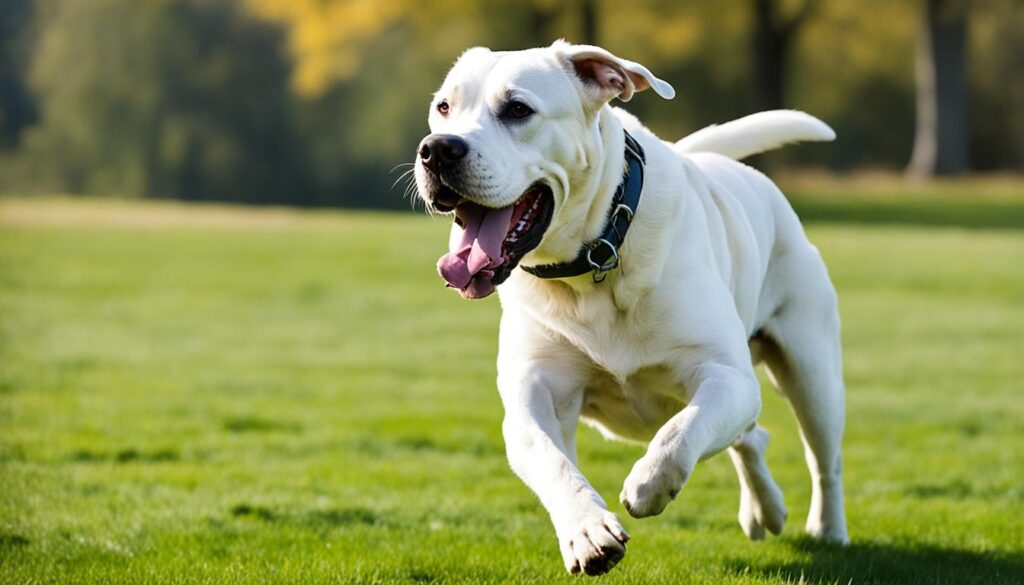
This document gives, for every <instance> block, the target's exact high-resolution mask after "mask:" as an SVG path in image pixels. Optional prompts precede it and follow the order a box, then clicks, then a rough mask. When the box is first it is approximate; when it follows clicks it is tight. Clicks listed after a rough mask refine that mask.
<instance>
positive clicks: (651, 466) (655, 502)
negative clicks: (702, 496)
mask: <svg viewBox="0 0 1024 585" xmlns="http://www.w3.org/2000/svg"><path fill="white" fill-rule="evenodd" d="M689 476H690V474H689V472H688V471H684V470H683V469H681V468H680V467H679V466H678V465H676V464H675V463H666V462H665V461H661V462H660V463H658V464H656V463H652V462H651V460H650V459H649V458H647V457H644V458H642V459H640V460H639V461H637V462H636V465H634V466H633V470H632V471H630V472H629V477H627V478H626V481H625V483H624V484H623V486H622V493H620V494H619V501H620V502H622V506H623V507H624V508H626V511H627V512H629V515H630V516H633V517H634V518H644V517H647V516H657V515H658V514H661V513H662V512H663V511H664V510H665V506H667V505H668V503H669V502H671V501H672V500H674V499H676V496H677V495H679V490H680V489H682V487H683V484H685V483H686V480H687V479H689Z"/></svg>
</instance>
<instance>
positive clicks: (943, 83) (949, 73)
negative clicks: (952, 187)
mask: <svg viewBox="0 0 1024 585" xmlns="http://www.w3.org/2000/svg"><path fill="white" fill-rule="evenodd" d="M966 47H967V8H966V3H964V2H962V1H961V0H927V2H926V6H925V15H924V18H923V19H922V24H921V32H920V34H919V36H918V47H917V62H916V74H917V132H916V134H915V136H914V152H913V155H912V156H911V159H910V164H909V165H908V166H907V174H908V175H910V176H913V177H919V178H928V177H932V176H935V175H956V174H960V173H963V172H965V171H967V162H968V161H967V158H968V152H967V49H966Z"/></svg>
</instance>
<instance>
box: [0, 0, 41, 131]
mask: <svg viewBox="0 0 1024 585" xmlns="http://www.w3.org/2000/svg"><path fill="white" fill-rule="evenodd" d="M31 22H32V2H31V0H4V3H3V5H2V6H0V149H3V148H13V147H15V146H17V144H18V139H19V137H20V135H21V131H22V129H24V128H25V127H26V126H28V125H29V124H31V123H33V122H34V121H35V102H34V101H33V99H32V96H31V95H30V94H29V91H28V83H27V82H26V71H25V70H26V68H27V67H26V63H28V55H29V52H30V50H31V48H32V44H31V41H32V38H31V32H32V27H31Z"/></svg>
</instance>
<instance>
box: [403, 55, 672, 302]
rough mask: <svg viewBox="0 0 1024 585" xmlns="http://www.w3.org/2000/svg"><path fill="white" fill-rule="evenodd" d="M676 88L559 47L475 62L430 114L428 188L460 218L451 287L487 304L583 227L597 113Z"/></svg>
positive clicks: (419, 164) (447, 85)
mask: <svg viewBox="0 0 1024 585" xmlns="http://www.w3.org/2000/svg"><path fill="white" fill-rule="evenodd" d="M652 86H653V87H654V88H655V91H657V92H658V93H659V94H660V95H662V96H663V97H667V98H668V97H672V95H673V94H674V92H673V90H672V88H671V86H669V85H668V84H667V83H665V82H664V81H661V80H659V79H657V78H656V77H654V76H653V75H652V74H651V73H650V71H648V70H647V69H646V68H645V67H643V66H642V65H639V64H636V63H633V62H630V61H625V60H623V59H619V58H617V57H615V56H614V55H612V54H610V53H608V52H607V51H605V50H603V49H600V48H598V47H591V46H575V45H569V44H567V43H564V42H557V43H555V44H554V45H552V46H551V47H548V48H544V49H530V50H526V51H515V52H492V51H490V50H488V49H483V48H476V49H471V50H469V51H467V52H466V53H465V54H463V55H462V57H460V58H459V60H458V61H457V62H456V63H455V66H454V67H453V68H452V70H451V71H450V72H449V73H448V77H447V78H446V79H445V81H444V84H443V85H442V86H441V89H440V90H438V92H437V93H436V94H435V96H434V100H433V102H432V103H431V106H430V115H429V121H430V130H431V134H430V135H428V136H427V137H426V138H424V139H423V141H422V142H421V143H420V148H419V152H418V157H417V161H416V183H417V186H418V188H419V194H420V197H422V198H423V200H424V201H425V202H426V204H427V205H428V206H430V208H431V209H432V210H434V211H438V212H442V213H453V214H454V216H455V225H454V226H453V228H452V237H451V242H450V248H451V250H450V252H449V253H448V254H446V255H445V256H443V257H442V258H441V260H440V261H439V262H438V270H439V272H440V273H441V276H442V277H443V278H444V279H445V281H447V282H448V284H449V286H451V287H453V288H455V289H457V290H459V292H460V294H462V296H464V297H466V298H481V297H484V296H487V295H489V294H491V293H492V292H493V291H494V288H495V287H496V286H497V285H499V284H501V283H502V282H504V280H505V279H506V278H508V276H509V274H510V273H511V272H512V269H514V268H515V266H516V265H517V264H518V263H519V261H520V260H522V259H523V258H524V257H526V256H527V255H528V254H530V253H531V252H532V251H534V250H535V249H537V248H538V247H539V246H541V245H542V244H543V242H544V240H545V235H546V234H547V233H548V232H549V231H556V230H557V228H558V226H559V225H560V224H561V223H564V222H565V221H566V220H567V219H568V218H571V217H572V216H573V214H572V213H567V210H570V209H571V208H573V207H581V206H586V205H587V204H588V202H587V201H580V200H579V199H580V198H579V197H576V198H574V197H573V195H574V191H575V190H574V187H577V186H579V185H581V184H583V183H584V182H585V181H586V180H587V178H588V177H589V176H591V175H592V174H594V173H595V172H599V169H594V168H592V163H591V161H593V160H594V159H595V155H596V154H597V151H598V149H599V148H600V134H599V129H598V125H597V113H598V112H599V111H600V109H601V108H603V107H604V106H605V104H607V103H608V101H610V100H611V99H612V98H614V97H618V98H620V99H622V100H623V101H625V100H628V99H629V98H630V97H632V95H633V93H634V92H635V91H641V90H643V89H646V88H648V87H652Z"/></svg>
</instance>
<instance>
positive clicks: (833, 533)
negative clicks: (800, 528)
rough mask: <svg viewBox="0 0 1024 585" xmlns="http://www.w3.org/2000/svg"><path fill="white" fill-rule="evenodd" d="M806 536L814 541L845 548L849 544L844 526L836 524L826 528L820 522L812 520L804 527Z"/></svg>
mask: <svg viewBox="0 0 1024 585" xmlns="http://www.w3.org/2000/svg"><path fill="white" fill-rule="evenodd" d="M804 530H806V531H807V534H808V535H809V536H810V537H811V538H814V539H816V540H820V541H822V542H828V543H831V544H838V545H841V546H846V545H848V544H850V537H849V535H848V534H847V533H846V524H845V523H841V522H837V523H835V525H832V526H828V525H825V524H823V523H821V522H816V521H813V520H810V519H808V520H807V526H805V527H804Z"/></svg>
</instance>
